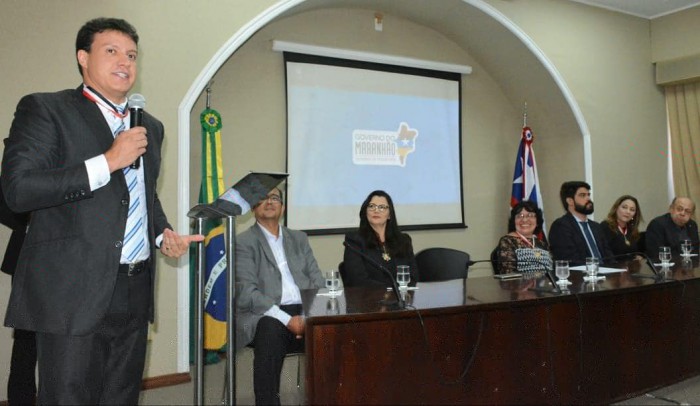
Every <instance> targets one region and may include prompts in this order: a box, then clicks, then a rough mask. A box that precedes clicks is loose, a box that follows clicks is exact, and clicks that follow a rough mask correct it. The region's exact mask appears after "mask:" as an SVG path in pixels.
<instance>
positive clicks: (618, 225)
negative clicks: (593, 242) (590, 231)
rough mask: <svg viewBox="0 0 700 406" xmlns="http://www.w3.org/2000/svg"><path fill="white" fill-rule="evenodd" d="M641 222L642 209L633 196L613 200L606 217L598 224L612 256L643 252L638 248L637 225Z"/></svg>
mask: <svg viewBox="0 0 700 406" xmlns="http://www.w3.org/2000/svg"><path fill="white" fill-rule="evenodd" d="M642 221H644V219H643V218H642V208H641V207H639V202H638V201H637V199H636V198H635V197H634V196H630V195H623V196H620V197H619V198H618V199H617V200H615V203H613V205H612V207H611V208H610V212H609V213H608V217H607V218H606V219H605V221H603V222H602V223H600V225H601V227H600V228H601V229H602V231H603V235H604V236H605V238H606V239H607V240H608V247H610V250H611V251H612V253H613V255H618V256H619V255H623V254H633V253H638V252H640V251H643V248H641V247H639V237H640V233H639V223H641V222H642Z"/></svg>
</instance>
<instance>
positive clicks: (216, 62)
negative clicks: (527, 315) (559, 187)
mask: <svg viewBox="0 0 700 406" xmlns="http://www.w3.org/2000/svg"><path fill="white" fill-rule="evenodd" d="M305 1H306V0H281V1H279V2H278V3H276V4H275V5H273V6H272V7H270V8H268V9H267V10H265V11H264V12H263V13H261V14H259V15H258V16H257V17H255V18H254V19H252V20H251V21H250V22H249V23H248V24H246V25H245V26H243V27H242V28H241V29H240V30H238V31H237V32H236V33H234V35H233V36H232V37H231V38H230V39H229V40H228V41H227V42H226V43H225V44H224V45H223V46H222V47H221V48H220V49H219V50H218V51H217V52H216V54H215V55H214V56H213V57H212V59H211V60H210V61H209V62H208V63H207V65H206V66H205V67H204V69H203V70H202V71H201V72H200V74H199V75H198V77H197V78H196V79H195V81H194V82H193V83H192V85H191V86H190V88H189V90H188V91H187V94H186V95H185V97H184V98H183V100H182V102H181V103H180V105H179V107H178V162H179V168H178V180H177V184H178V194H177V196H178V197H177V198H178V202H177V213H178V222H177V224H178V226H177V228H178V232H179V233H181V234H188V233H189V232H190V226H189V224H190V222H189V219H188V217H187V212H188V210H189V209H190V207H189V204H190V202H189V196H190V179H189V178H190V114H191V111H192V108H193V106H194V104H195V102H196V101H197V98H198V97H199V95H200V94H201V93H202V92H203V91H204V89H205V88H206V86H207V84H208V83H209V81H210V80H211V79H212V78H213V77H214V75H215V74H216V72H217V71H218V70H219V68H221V66H222V65H223V64H224V63H226V61H227V60H228V58H229V57H230V56H231V55H232V54H233V53H234V52H236V51H237V50H238V48H239V47H241V46H242V45H243V44H244V43H245V42H246V41H247V40H248V39H249V38H250V37H251V36H253V35H254V34H255V33H256V32H257V31H258V30H259V29H261V28H262V27H264V26H265V25H267V24H268V23H270V22H271V21H272V20H274V19H275V18H277V17H279V16H280V15H282V14H283V13H285V12H287V11H289V10H291V9H293V8H294V7H296V6H298V5H299V4H301V3H304V2H305ZM462 1H463V2H464V3H465V4H467V5H470V6H473V7H475V8H477V9H479V10H480V11H482V12H484V13H485V14H487V15H488V16H490V17H492V18H493V19H494V20H496V21H497V22H499V23H500V24H502V25H503V26H504V27H505V28H507V29H508V30H509V31H510V32H511V33H513V35H514V36H515V37H516V38H518V39H519V40H520V41H521V42H522V43H523V44H524V45H525V46H526V47H527V48H528V49H529V50H530V51H531V52H532V54H533V55H534V56H535V57H536V58H537V59H538V60H539V61H540V62H541V63H542V65H543V67H544V68H545V69H546V70H547V71H548V72H549V73H550V75H551V77H552V80H553V81H554V82H555V83H556V85H557V87H558V88H559V89H560V91H561V93H562V94H563V96H564V98H565V99H566V101H567V103H568V105H569V108H570V109H571V112H572V113H573V115H574V117H575V119H576V122H577V124H578V126H579V129H580V132H581V135H582V137H583V152H584V170H585V178H586V181H587V182H588V183H590V184H591V185H592V183H593V182H592V169H591V142H590V133H589V130H588V126H587V124H586V121H585V119H584V117H583V114H582V112H581V109H580V108H579V105H578V103H577V102H576V100H575V98H574V97H573V94H572V93H571V91H570V89H569V87H568V86H567V84H566V83H565V81H564V79H563V77H562V76H561V74H560V73H559V72H558V71H557V69H556V67H555V66H554V65H553V64H552V62H551V61H550V60H549V58H547V56H546V55H545V54H544V52H542V50H541V49H540V48H539V47H538V46H537V45H536V44H535V43H534V41H533V40H532V39H531V38H530V37H529V36H528V35H527V34H525V32H524V31H523V30H521V29H520V28H519V27H518V26H516V25H515V24H514V23H513V22H512V21H511V20H510V19H509V18H507V17H506V16H505V15H503V14H502V13H501V12H499V11H498V10H496V9H495V8H493V7H492V6H491V5H489V4H487V3H485V2H484V1H482V0H462ZM177 272H178V362H177V364H178V371H179V372H186V371H188V370H189V340H190V337H189V313H190V308H189V297H190V287H189V260H188V258H186V257H183V258H181V259H180V260H179V262H178V271H177Z"/></svg>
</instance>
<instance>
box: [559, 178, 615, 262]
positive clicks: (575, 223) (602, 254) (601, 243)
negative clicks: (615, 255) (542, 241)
mask: <svg viewBox="0 0 700 406" xmlns="http://www.w3.org/2000/svg"><path fill="white" fill-rule="evenodd" d="M559 197H560V198H561V203H562V206H563V207H564V210H565V211H566V214H564V215H563V216H561V217H559V218H558V219H556V220H555V221H554V223H553V224H552V227H551V228H550V230H549V244H550V250H551V251H552V254H553V255H554V259H557V260H568V261H569V264H570V265H581V264H584V263H585V262H586V258H587V257H596V258H598V259H599V261H600V263H601V264H602V263H603V262H604V261H605V260H606V259H609V258H610V257H611V256H612V254H611V251H610V249H609V248H608V245H607V241H606V240H605V238H604V236H603V232H602V229H601V226H600V224H598V223H596V222H595V221H593V220H589V219H588V215H589V214H593V201H591V186H590V185H589V184H588V183H586V182H581V181H571V182H564V183H563V184H562V185H561V190H560V191H559Z"/></svg>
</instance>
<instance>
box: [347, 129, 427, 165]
mask: <svg viewBox="0 0 700 406" xmlns="http://www.w3.org/2000/svg"><path fill="white" fill-rule="evenodd" d="M416 137H418V130H416V129H413V128H410V127H409V125H408V124H407V123H401V124H400V125H399V129H398V131H374V130H355V131H353V132H352V163H354V164H355V165H393V166H406V159H407V158H408V155H409V154H412V153H413V152H414V151H415V150H416Z"/></svg>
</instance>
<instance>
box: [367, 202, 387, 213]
mask: <svg viewBox="0 0 700 406" xmlns="http://www.w3.org/2000/svg"><path fill="white" fill-rule="evenodd" d="M388 208H389V206H387V205H386V204H374V203H370V204H369V206H367V210H369V211H379V212H382V211H385V210H386V209H388Z"/></svg>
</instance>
